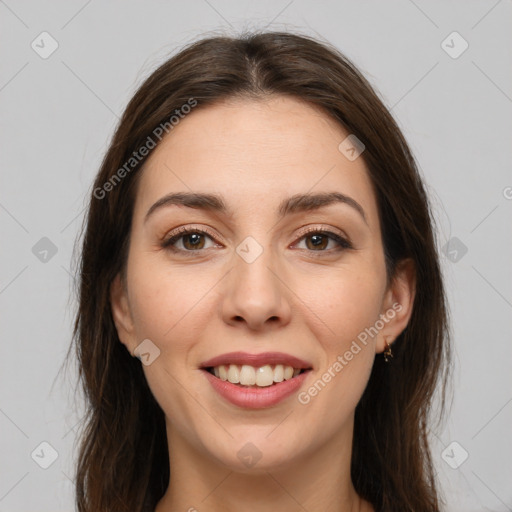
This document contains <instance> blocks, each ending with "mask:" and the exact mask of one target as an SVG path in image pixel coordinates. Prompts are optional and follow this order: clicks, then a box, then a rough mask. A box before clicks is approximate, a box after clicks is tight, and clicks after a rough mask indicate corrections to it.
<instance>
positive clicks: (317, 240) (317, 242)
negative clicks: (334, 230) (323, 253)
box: [310, 235, 325, 247]
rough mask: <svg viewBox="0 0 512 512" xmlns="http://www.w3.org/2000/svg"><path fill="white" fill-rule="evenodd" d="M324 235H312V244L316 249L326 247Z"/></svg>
mask: <svg viewBox="0 0 512 512" xmlns="http://www.w3.org/2000/svg"><path fill="white" fill-rule="evenodd" d="M323 238H324V235H311V237H310V239H311V244H312V245H313V246H314V247H323V246H324V245H325V240H323Z"/></svg>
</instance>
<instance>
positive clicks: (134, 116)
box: [68, 32, 451, 512]
mask: <svg viewBox="0 0 512 512" xmlns="http://www.w3.org/2000/svg"><path fill="white" fill-rule="evenodd" d="M276 94H277V95H279V94H281V95H287V96H290V97H293V98H297V99H300V100H302V101H306V102H309V103H310V104H313V105H315V106H317V107H320V108H321V109H322V110H323V111H324V112H325V113H326V115H329V116H331V117H332V118H333V119H335V120H336V121H337V122H338V123H339V124H340V125H341V126H342V127H343V128H344V129H345V130H347V131H348V132H349V133H350V134H354V135H355V136H356V137H357V138H358V139H359V140H360V141H362V142H363V144H364V145H365V151H364V153H363V155H362V157H363V158H364V161H365V163H366V165H367V168H368V171H369V176H370V178H371V181H372V184H373V187H374V191H375V194H376V199H377V205H378V210H379V216H380V222H381V227H382V239H383V246H384V251H385V258H386V268H387V277H388V280H389V279H391V278H392V277H393V275H394V272H395V269H396V265H397V264H398V263H399V262H400V260H402V259H403V258H411V259H412V260H413V261H414V263H415V266H416V270H417V276H416V279H417V281H416V297H415V301H414V307H413V312H412V317H411V319H410V322H409V324H408V326H407V328H406V329H405V330H404V331H403V332H402V334H401V335H400V336H399V337H398V338H397V339H396V341H395V342H394V344H393V354H394V357H393V359H392V360H391V362H390V363H388V364H386V363H384V362H383V360H382V357H377V358H376V360H375V363H374V366H373V370H372V374H371V377H370V380H369V383H368V385H367V388H366V390H365V391H364V394H363V396H362V398H361V400H360V402H359V404H358V405H357V408H356V411H355V425H354V439H353V455H352V466H351V473H352V480H353V484H354V487H355V489H356V491H357V493H358V494H359V495H360V496H362V497H363V498H365V499H366V500H368V501H369V502H370V503H372V504H373V506H374V507H375V509H376V511H390V510H394V511H396V510H400V511H401V512H406V511H411V512H412V511H414V512H423V511H424V512H427V511H428V512H438V511H440V510H441V502H442V500H441V499H440V495H439V490H438V484H437V482H436V478H435V471H434V468H433V463H432V459H431V454H430V451H429V442H428V435H429V425H430V422H431V421H432V418H431V416H432V414H431V413H432V412H433V408H432V405H433V403H434V402H435V400H434V399H435V398H436V396H435V391H436V390H437V389H440V390H441V395H440V401H439V404H440V406H441V407H440V411H439V419H441V418H442V415H443V413H444V412H445V394H446V393H445V392H446V385H447V382H448V377H449V374H450V368H451V367H450V359H451V349H450V343H449V339H450V336H449V324H448V312H447V304H446V300H445V292H444V287H443V280H442V275H441V271H440V265H439V260H438V254H437V245H436V240H435V237H434V231H433V226H434V218H433V215H432V212H431V209H430V206H429V201H428V198H427V195H426V192H425V188H424V185H423V183H422V179H421V177H420V175H419V172H418V169H417V166H416V164H415V161H414V158H413V156H412V154H411V152H410V150H409V148H408V146H407V143H406V141H405V139H404V137H403V135H402V134H401V132H400V129H399V128H398V126H397V124H396V123H395V121H394V120H393V118H392V117H391V115H390V113H389V112H388V110H387V109H386V108H385V106H384V105H383V103H382V102H381V100H380V99H379V98H378V96H377V95H376V93H375V92H374V90H373V89H372V87H371V86H370V85H369V83H368V82H367V81H366V79H365V78H364V77H363V76H362V74H361V73H360V72H359V71H358V70H357V69H356V68H355V66H354V65H353V64H351V63H350V61H349V60H348V59H347V58H346V57H344V56H343V55H342V54H341V53H339V51H337V50H336V49H335V48H332V47H331V46H330V45H328V44H326V43H320V42H318V41H315V40H314V39H311V38H309V37H305V36H300V35H294V34H289V33H281V32H266V33H253V34H248V35H243V36H241V37H224V36H219V37H210V38H207V39H203V40H200V41H198V42H195V43H193V44H191V45H189V46H188V47H186V48H185V49H184V50H182V51H181V52H179V53H178V54H177V55H175V56H173V57H172V58H170V59H169V60H167V61H166V62H165V63H164V64H163V65H161V66H160V67H159V68H158V69H157V70H156V71H154V72H153V73H152V74H151V76H149V78H147V79H146V80H145V82H144V83H143V84H142V86H141V87H140V88H139V89H138V91H137V92H136V93H135V95H134V96H133V98H132V99H131V101H130V102H129V104H128V106H127V108H126V110H125V112H124V114H123V116H122V118H121V120H120V122H119V125H118V127H117V129H116V131H115V134H114V136H113V139H112V141H111V143H110V146H109V148H108V151H107V153H106V155H105V157H104V160H103V162H102V165H101V168H100V170H99V172H98V174H97V176H96V179H95V182H94V185H93V190H92V191H91V196H90V200H89V206H88V214H87V216H86V219H85V224H84V228H83V233H82V236H83V239H82V247H81V253H80V261H79V268H78V269H77V274H78V275H77V283H78V311H77V314H76V319H75V324H74V332H73V339H74V342H75V343H74V346H75V348H76V355H77V359H78V366H79V379H78V380H79V382H80V383H81V385H82V389H83V391H84V395H85V399H86V403H87V414H86V421H85V426H84V428H83V430H82V431H81V433H80V436H79V438H78V439H79V440H80V449H79V454H78V461H77V468H76V469H77V471H76V504H77V507H78V510H79V512H114V511H116V512H120V511H130V512H137V511H140V512H143V511H145V512H153V511H154V509H155V506H156V504H157V503H158V501H159V500H160V498H161V497H162V496H163V494H164V492H165V491H166V488H167V486H168V484H169V476H170V475H169V460H168V447H167V439H166V430H165V417H164V413H163V411H162V409H161V408H160V406H159V405H158V403H157V402H156V401H155V399H154V397H153V395H152V393H151V391H150V389H149V387H148V385H147V382H146V379H145V376H144V373H143V371H142V366H141V364H140V363H139V361H137V360H136V359H135V358H133V357H132V356H131V355H130V354H129V353H128V351H127V350H126V348H125V347H124V345H122V344H121V342H120V341H119V339H118V336H117V332H116V329H115V326H114V322H113V318H112V314H111V307H110V299H109V287H110V284H111V282H112V280H113V279H114V277H115V276H116V275H117V274H118V273H121V275H123V273H124V270H125V263H126V258H127V254H128V247H129V236H130V228H131V219H132V212H133V206H134V200H135V194H136V190H137V188H136V185H137V181H138V177H139V176H140V175H141V172H142V169H143V165H144V162H145V160H146V158H147V156H145V157H140V155H139V154H138V153H137V154H138V157H137V159H136V161H135V160H133V158H134V152H137V151H138V149H139V148H141V147H143V146H145V145H147V144H148V140H149V139H148V137H151V138H152V140H153V141H154V142H155V143H156V144H158V142H159V139H158V138H157V137H155V133H160V132H155V129H156V128H157V127H159V126H164V127H166V130H165V131H166V132H170V131H171V130H172V122H170V119H171V116H173V114H175V112H176V111H177V110H179V111H182V110H180V109H182V108H183V106H184V105H186V104H188V105H190V104H191V103H192V102H196V105H197V106H196V107H195V108H197V109H199V108H202V107H204V106H207V105H212V104H214V103H215V102H219V101H221V100H223V99H228V98H233V97H241V98H244V97H249V98H264V97H266V96H268V95H276ZM189 110H190V109H189ZM191 115H193V113H192V114H191ZM127 162H130V164H129V166H127ZM121 169H124V172H122V171H120V170H121ZM107 183H110V185H106V184H107ZM70 348H71V347H70ZM68 357H69V352H68ZM438 385H440V387H439V388H438Z"/></svg>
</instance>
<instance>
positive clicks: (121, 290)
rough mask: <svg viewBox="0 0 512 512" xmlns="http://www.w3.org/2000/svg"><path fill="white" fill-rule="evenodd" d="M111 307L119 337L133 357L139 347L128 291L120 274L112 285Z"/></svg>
mask: <svg viewBox="0 0 512 512" xmlns="http://www.w3.org/2000/svg"><path fill="white" fill-rule="evenodd" d="M110 307H111V310H112V317H113V319H114V324H115V326H116V329H117V335H118V336H119V339H120V340H121V343H123V345H124V346H125V347H126V348H127V350H128V352H130V354H132V355H133V351H134V350H135V347H136V346H137V344H136V342H135V340H136V336H135V329H134V323H133V317H132V313H131V310H130V304H129V302H128V293H127V289H126V286H125V284H124V283H123V280H122V279H121V276H120V274H117V276H116V277H115V278H114V280H113V281H112V283H111V285H110Z"/></svg>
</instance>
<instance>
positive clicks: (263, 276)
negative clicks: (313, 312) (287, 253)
mask: <svg viewBox="0 0 512 512" xmlns="http://www.w3.org/2000/svg"><path fill="white" fill-rule="evenodd" d="M235 258H236V260H235V266H234V268H233V270H232V271H231V272H229V274H228V276H226V277H227V279H226V280H225V283H224V287H225V288H224V297H223V301H222V316H223V319H224V321H225V322H226V323H227V324H229V325H234V326H239V325H243V324H245V325H246V326H247V327H248V328H249V329H251V330H262V329H266V328H269V327H272V326H274V328H275V327H276V326H284V325H286V324H287V323H289V322H290V318H291V307H290V302H289V296H290V293H291V292H290V289H289V288H288V287H287V286H286V282H285V281H286V280H285V279H283V277H284V276H282V275H280V272H279V271H278V270H276V268H275V267H276V265H273V264H272V263H273V262H272V258H271V255H270V251H263V253H262V254H261V255H260V256H259V257H258V258H257V259H256V260H255V261H253V262H251V263H248V262H246V261H244V260H243V259H242V258H240V257H238V255H236V256H235ZM281 274H282V273H281Z"/></svg>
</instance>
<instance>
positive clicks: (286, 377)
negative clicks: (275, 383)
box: [284, 366, 293, 380]
mask: <svg viewBox="0 0 512 512" xmlns="http://www.w3.org/2000/svg"><path fill="white" fill-rule="evenodd" d="M292 377H293V368H292V367H291V366H285V367H284V380H290V379H291V378H292Z"/></svg>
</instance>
